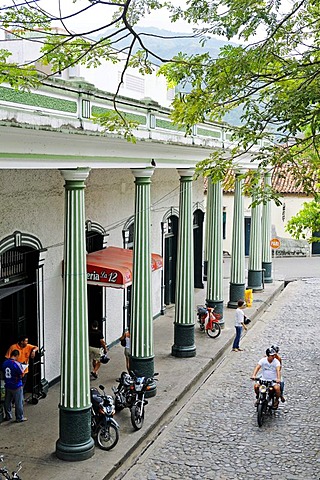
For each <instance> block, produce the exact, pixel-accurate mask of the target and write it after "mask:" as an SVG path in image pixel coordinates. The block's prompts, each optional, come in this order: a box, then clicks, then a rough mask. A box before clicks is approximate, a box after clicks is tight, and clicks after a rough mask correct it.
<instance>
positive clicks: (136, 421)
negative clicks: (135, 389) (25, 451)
mask: <svg viewBox="0 0 320 480" xmlns="http://www.w3.org/2000/svg"><path fill="white" fill-rule="evenodd" d="M143 421H144V410H143V412H142V415H141V405H133V407H132V408H131V423H132V426H133V428H134V429H135V430H140V428H141V427H142V425H143Z"/></svg>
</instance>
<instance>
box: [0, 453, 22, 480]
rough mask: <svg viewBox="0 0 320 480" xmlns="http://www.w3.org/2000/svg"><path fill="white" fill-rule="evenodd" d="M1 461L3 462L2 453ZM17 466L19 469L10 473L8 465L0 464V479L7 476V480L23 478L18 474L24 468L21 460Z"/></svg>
mask: <svg viewBox="0 0 320 480" xmlns="http://www.w3.org/2000/svg"><path fill="white" fill-rule="evenodd" d="M0 462H3V455H0ZM17 467H18V470H17V471H16V472H12V474H10V472H9V470H8V469H7V468H6V467H1V466H0V479H2V478H5V479H6V480H21V477H20V476H19V475H18V473H19V472H20V470H21V468H22V466H21V462H19V463H18V465H17Z"/></svg>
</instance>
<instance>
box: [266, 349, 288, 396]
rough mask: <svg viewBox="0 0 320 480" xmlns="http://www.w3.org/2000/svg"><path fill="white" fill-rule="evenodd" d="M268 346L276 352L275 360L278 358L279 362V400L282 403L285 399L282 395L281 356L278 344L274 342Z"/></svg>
mask: <svg viewBox="0 0 320 480" xmlns="http://www.w3.org/2000/svg"><path fill="white" fill-rule="evenodd" d="M270 348H273V350H274V351H275V352H277V354H276V356H275V358H276V359H277V360H279V362H280V371H281V382H280V400H281V402H282V403H284V402H285V401H286V399H285V398H284V396H283V391H284V381H283V378H282V358H281V356H280V354H279V352H280V348H279V347H278V345H276V344H274V345H271V347H270Z"/></svg>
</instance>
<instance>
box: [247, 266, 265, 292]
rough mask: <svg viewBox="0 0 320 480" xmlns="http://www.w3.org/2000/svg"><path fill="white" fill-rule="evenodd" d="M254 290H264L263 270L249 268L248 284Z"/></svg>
mask: <svg viewBox="0 0 320 480" xmlns="http://www.w3.org/2000/svg"><path fill="white" fill-rule="evenodd" d="M247 288H252V291H253V292H260V291H261V290H263V286H262V270H248V286H247Z"/></svg>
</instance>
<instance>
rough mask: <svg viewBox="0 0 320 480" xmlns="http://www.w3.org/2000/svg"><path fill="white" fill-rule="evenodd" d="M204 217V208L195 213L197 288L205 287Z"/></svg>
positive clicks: (194, 249)
mask: <svg viewBox="0 0 320 480" xmlns="http://www.w3.org/2000/svg"><path fill="white" fill-rule="evenodd" d="M203 219H204V213H203V212H202V210H196V211H195V212H194V214H193V260H194V287H195V288H204V285H203V283H202V254H203Z"/></svg>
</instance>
